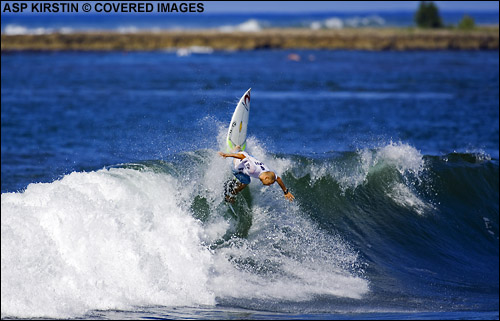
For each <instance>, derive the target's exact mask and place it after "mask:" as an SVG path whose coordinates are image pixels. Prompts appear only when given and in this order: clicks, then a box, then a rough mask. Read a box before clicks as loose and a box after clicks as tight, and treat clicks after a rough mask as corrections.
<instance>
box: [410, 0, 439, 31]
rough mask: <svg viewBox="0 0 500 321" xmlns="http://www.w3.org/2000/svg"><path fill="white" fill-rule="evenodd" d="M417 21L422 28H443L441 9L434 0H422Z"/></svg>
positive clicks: (416, 17) (416, 15)
mask: <svg viewBox="0 0 500 321" xmlns="http://www.w3.org/2000/svg"><path fill="white" fill-rule="evenodd" d="M415 22H416V23H417V26H419V27H421V28H441V27H442V26H443V23H442V21H441V17H440V16H439V10H438V8H437V6H436V5H435V4H434V2H432V1H420V5H419V7H418V10H417V13H416V14H415Z"/></svg>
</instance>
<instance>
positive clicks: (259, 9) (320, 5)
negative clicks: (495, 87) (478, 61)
mask: <svg viewBox="0 0 500 321" xmlns="http://www.w3.org/2000/svg"><path fill="white" fill-rule="evenodd" d="M21 2H26V3H28V4H31V3H33V2H35V3H40V2H41V1H9V2H7V1H2V9H3V8H4V5H5V3H9V4H10V5H12V3H21ZM51 2H58V3H67V2H69V1H67V0H63V1H51ZM77 2H78V3H79V4H80V6H81V5H83V4H84V3H87V2H89V3H92V1H77ZM100 2H103V3H104V2H115V3H116V2H122V3H124V2H129V1H105V0H104V1H100ZM130 2H150V3H154V2H157V1H130ZM161 2H164V3H167V2H169V3H173V2H177V3H181V2H197V3H199V2H202V3H203V5H204V12H205V13H206V14H210V13H322V12H347V13H348V12H364V13H367V12H368V13H378V12H390V11H410V12H414V11H415V10H417V8H418V5H419V2H420V1H192V0H191V1H161ZM434 3H435V4H436V5H437V6H438V8H439V10H440V11H459V12H465V13H467V12H470V13H472V12H474V11H493V12H498V7H499V5H498V3H499V2H498V1H434ZM2 13H3V10H2ZM25 13H29V12H25Z"/></svg>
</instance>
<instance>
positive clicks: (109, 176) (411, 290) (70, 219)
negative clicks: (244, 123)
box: [1, 20, 499, 319]
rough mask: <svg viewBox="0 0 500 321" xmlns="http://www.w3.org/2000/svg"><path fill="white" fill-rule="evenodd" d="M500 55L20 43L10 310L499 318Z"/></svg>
mask: <svg viewBox="0 0 500 321" xmlns="http://www.w3.org/2000/svg"><path fill="white" fill-rule="evenodd" d="M2 23H3V20H2ZM292 53H293V54H296V55H298V56H299V58H300V59H299V61H295V60H297V59H296V56H294V57H295V58H294V60H290V59H289V55H290V54H292ZM498 57H499V56H498V51H478V52H472V51H466V52H452V51H433V52H419V51H413V52H362V51H326V50H325V51H323V50H320V51H313V50H310V51H309V50H294V51H286V50H258V51H241V52H240V51H236V52H226V51H213V52H212V51H207V52H206V53H204V54H200V53H196V52H192V53H190V54H187V55H186V54H185V53H183V54H180V52H176V51H158V52H53V53H43V52H14V53H2V61H1V64H2V65H1V67H2V68H1V73H2V81H1V105H2V109H1V124H2V125H1V150H2V155H1V156H2V164H1V171H2V180H1V182H2V183H1V184H2V187H1V188H2V211H1V212H2V215H1V226H2V227H1V228H2V231H1V238H2V239H1V244H2V251H1V253H2V254H1V255H2V279H1V282H2V304H1V306H2V308H1V309H2V318H11V317H12V318H26V317H55V318H68V317H71V318H81V317H84V318H96V319H99V318H104V319H106V318H107V319H109V318H111V319H136V318H195V319H461V318H465V319H498V317H499V314H498V302H499V301H498V298H499V297H498V292H499V287H498V286H499V279H498V271H499V264H498V262H499V251H498V249H499V246H498V244H499V243H498V235H499V228H498V226H499V220H498V213H499V188H498V187H499V171H498V169H499V163H498V158H499V153H498V150H499V131H498V129H499V114H498V113H499V111H498V110H499V71H498V70H499V61H498V60H499V58H498ZM250 87H251V88H252V91H251V95H252V100H251V112H250V125H249V130H248V134H249V140H248V151H249V152H250V153H251V154H253V155H255V156H256V157H258V158H259V159H261V160H263V161H264V162H265V163H266V164H268V165H269V166H270V167H271V168H273V169H275V170H276V171H277V172H278V173H279V175H281V177H282V178H283V180H284V182H285V184H286V185H287V187H289V188H290V190H291V191H292V193H293V194H294V195H295V197H296V200H295V202H294V203H289V202H288V201H286V200H285V199H284V198H283V196H282V193H281V191H280V189H279V188H278V187H277V186H272V187H269V188H264V187H262V186H261V185H260V184H258V183H257V182H252V184H250V186H249V188H248V189H247V190H245V191H244V192H243V193H242V194H241V195H239V196H238V198H237V200H236V204H235V211H236V213H237V216H236V217H235V216H233V215H232V214H231V212H230V211H229V209H228V208H227V207H226V205H225V204H224V202H223V195H222V186H223V183H224V181H225V180H226V179H227V178H229V177H230V176H231V174H230V170H229V163H228V160H224V159H222V158H220V157H219V156H218V155H217V151H218V150H221V149H223V148H224V136H225V134H226V131H227V125H228V122H229V119H230V117H231V114H232V112H233V110H234V107H235V105H236V103H237V101H238V99H239V98H240V96H241V95H242V94H243V93H244V92H245V91H246V90H247V89H248V88H250Z"/></svg>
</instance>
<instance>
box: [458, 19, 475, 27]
mask: <svg viewBox="0 0 500 321" xmlns="http://www.w3.org/2000/svg"><path fill="white" fill-rule="evenodd" d="M475 26H476V22H475V21H474V18H472V17H470V16H469V15H464V17H463V18H462V20H461V21H460V22H459V23H458V28H459V29H464V30H471V29H474V27H475Z"/></svg>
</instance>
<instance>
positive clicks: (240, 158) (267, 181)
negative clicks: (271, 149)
mask: <svg viewBox="0 0 500 321" xmlns="http://www.w3.org/2000/svg"><path fill="white" fill-rule="evenodd" d="M234 151H238V152H237V153H223V152H219V155H220V156H222V157H224V158H226V157H233V158H234V160H233V166H234V168H233V175H234V176H235V177H236V178H237V179H238V182H235V181H229V182H226V184H225V190H226V191H225V195H226V201H228V202H231V203H232V202H234V198H233V197H231V196H230V195H229V193H231V194H233V195H236V194H238V193H239V192H241V191H242V190H243V189H245V187H247V185H248V184H250V177H254V178H258V179H260V181H261V182H262V184H264V185H266V186H269V185H272V184H274V182H278V185H279V186H280V187H281V189H282V190H283V193H284V194H285V198H286V199H288V200H289V201H293V200H294V199H295V197H294V196H293V195H292V193H290V191H289V190H288V188H286V186H285V184H284V183H283V181H282V180H281V178H280V177H279V176H277V175H276V174H275V173H274V172H273V171H271V170H270V169H269V168H268V167H267V166H266V165H264V163H262V162H261V161H259V160H257V159H256V158H254V157H253V156H250V155H249V154H248V153H247V152H244V151H241V150H240V146H236V147H235V149H234Z"/></svg>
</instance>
